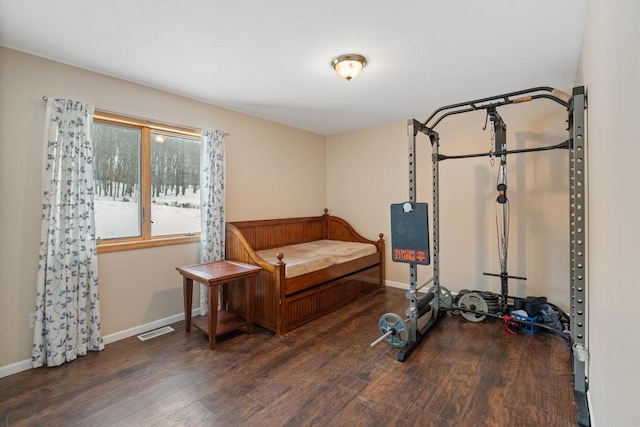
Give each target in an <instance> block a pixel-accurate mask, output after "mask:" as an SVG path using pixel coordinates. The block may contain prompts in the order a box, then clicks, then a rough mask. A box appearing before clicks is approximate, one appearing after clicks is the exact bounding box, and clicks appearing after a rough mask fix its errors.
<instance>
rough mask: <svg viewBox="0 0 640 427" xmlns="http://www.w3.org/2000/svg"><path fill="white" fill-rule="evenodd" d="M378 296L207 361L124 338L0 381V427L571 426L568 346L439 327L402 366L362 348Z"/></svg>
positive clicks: (260, 332)
mask: <svg viewBox="0 0 640 427" xmlns="http://www.w3.org/2000/svg"><path fill="white" fill-rule="evenodd" d="M406 307H407V300H406V298H405V297H404V291H402V290H399V289H393V288H387V289H386V290H385V291H381V292H379V293H377V294H375V295H373V296H372V297H370V298H367V299H366V300H363V301H356V302H355V303H352V304H350V305H348V306H346V307H343V308H342V309H340V310H339V311H337V312H335V313H334V314H331V315H329V316H325V317H323V318H321V319H318V320H316V321H314V322H312V323H310V324H308V325H305V326H303V327H302V328H299V329H297V330H295V331H293V332H291V333H289V335H288V336H287V337H285V338H277V337H275V336H273V334H272V333H270V332H268V331H266V330H264V329H262V328H259V327H258V328H255V329H256V331H255V332H254V334H253V335H246V334H244V333H241V332H239V333H235V334H231V335H229V336H225V337H222V338H220V337H219V338H218V346H217V349H216V350H215V351H210V350H209V349H208V348H207V338H206V336H205V335H204V334H203V333H202V332H200V331H197V330H195V331H192V332H191V333H190V334H186V333H185V332H184V323H183V322H179V323H176V324H174V325H172V326H173V327H174V329H176V331H175V332H172V333H170V334H166V335H162V336H160V337H157V338H154V339H152V340H149V341H146V342H141V341H139V340H138V339H137V338H136V337H132V338H128V339H126V340H122V341H119V342H116V343H113V344H110V345H108V346H107V347H106V349H105V350H104V351H102V352H99V353H90V354H89V355H87V356H85V357H82V358H80V359H78V360H76V361H74V362H72V363H68V364H66V365H64V366H62V367H57V368H39V369H32V370H29V371H25V372H21V373H18V374H15V375H12V376H9V377H6V378H2V379H0V427H4V426H312V425H313V426H454V425H455V426H521V427H522V426H575V425H577V424H576V410H575V405H574V400H573V388H572V384H571V377H572V375H571V362H570V352H569V348H568V346H567V345H566V344H565V343H564V341H563V340H562V339H561V338H559V337H556V336H554V335H552V334H549V333H545V332H539V333H537V334H533V335H527V334H520V335H518V336H513V335H510V334H508V333H507V332H506V331H504V329H503V328H502V325H501V323H500V322H499V321H496V320H493V319H488V320H485V321H484V322H482V323H470V322H467V321H466V320H464V319H463V318H461V317H459V316H452V315H450V314H448V315H446V316H445V317H444V318H443V319H441V320H440V321H439V322H438V323H437V324H436V325H435V326H434V327H432V328H431V330H430V331H429V332H428V334H427V336H426V337H425V338H424V339H423V341H422V342H421V343H420V345H419V347H418V348H417V349H416V350H415V351H414V352H413V353H412V354H411V356H410V357H409V359H408V361H406V362H405V363H400V362H398V361H397V360H396V357H397V353H398V350H397V349H395V348H392V347H390V346H388V345H387V344H384V343H382V344H379V345H378V346H377V347H375V348H373V349H370V348H369V344H370V343H371V342H372V341H373V340H375V339H376V338H377V337H378V336H379V333H378V330H377V329H378V326H377V324H378V319H379V318H380V316H381V315H382V314H384V313H386V312H395V313H397V314H399V315H402V314H403V313H404V311H405V310H406Z"/></svg>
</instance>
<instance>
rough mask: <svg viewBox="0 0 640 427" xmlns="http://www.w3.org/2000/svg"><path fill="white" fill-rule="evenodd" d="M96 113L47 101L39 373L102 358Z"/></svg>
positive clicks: (35, 352)
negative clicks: (93, 136) (98, 353)
mask: <svg viewBox="0 0 640 427" xmlns="http://www.w3.org/2000/svg"><path fill="white" fill-rule="evenodd" d="M92 117H93V106H91V105H87V104H84V103H82V102H78V101H73V100H68V99H48V101H47V110H46V121H45V141H46V157H45V171H44V183H43V187H44V193H43V197H42V231H41V237H40V254H39V261H38V281H37V295H36V310H35V313H36V322H35V329H34V334H33V349H32V356H31V361H32V364H33V367H34V368H36V367H39V366H43V365H47V366H58V365H61V364H62V363H65V362H70V361H72V360H75V359H76V358H77V357H78V356H84V355H85V354H87V351H88V350H102V349H103V348H104V344H103V341H102V336H101V331H100V305H99V298H98V265H97V264H98V260H97V256H96V242H95V224H94V211H93V207H94V205H93V147H92V143H91V140H90V137H89V130H90V128H91V121H92Z"/></svg>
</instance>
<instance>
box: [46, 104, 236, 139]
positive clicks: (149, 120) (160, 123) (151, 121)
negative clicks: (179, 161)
mask: <svg viewBox="0 0 640 427" xmlns="http://www.w3.org/2000/svg"><path fill="white" fill-rule="evenodd" d="M42 100H43V101H44V102H47V101H48V100H49V97H48V96H46V95H45V96H43V97H42ZM98 110H100V111H102V112H104V113H109V114H117V115H120V116H123V115H125V114H122V113H116V112H115V111H108V110H103V109H101V108H98ZM126 116H128V117H131V118H132V119H138V120H144V121H146V122H150V123H157V124H158V125H163V124H164V125H169V126H176V127H181V128H185V127H186V128H191V129H197V130H199V131H200V133H202V128H200V127H197V126H185V125H179V124H177V123H169V122H159V121H157V120H152V119H145V118H143V117H138V116H131V115H128V114H127V115H126ZM222 135H223V136H229V132H222Z"/></svg>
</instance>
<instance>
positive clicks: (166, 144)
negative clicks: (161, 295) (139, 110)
mask: <svg viewBox="0 0 640 427" xmlns="http://www.w3.org/2000/svg"><path fill="white" fill-rule="evenodd" d="M91 139H92V141H93V146H94V163H93V167H94V171H93V173H94V188H95V215H96V238H97V239H98V252H99V253H100V252H109V251H116V250H125V249H137V248H142V247H149V246H159V245H167V244H177V243H186V242H194V241H198V240H199V237H198V234H199V233H200V152H201V151H200V150H201V145H202V144H201V138H200V132H199V130H197V129H190V128H185V127H179V126H172V125H164V124H163V125H160V124H158V123H155V122H151V121H147V120H142V119H135V118H130V117H126V116H119V115H115V114H111V113H102V112H99V111H96V114H95V117H94V121H93V125H92V128H91Z"/></svg>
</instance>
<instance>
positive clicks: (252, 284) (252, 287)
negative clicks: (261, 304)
mask: <svg viewBox="0 0 640 427" xmlns="http://www.w3.org/2000/svg"><path fill="white" fill-rule="evenodd" d="M257 277H258V276H253V277H250V278H248V279H247V284H248V285H249V289H247V292H246V294H247V333H248V334H252V333H253V316H254V314H255V309H254V307H253V305H254V302H255V300H256V281H257Z"/></svg>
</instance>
